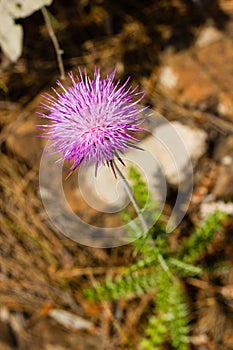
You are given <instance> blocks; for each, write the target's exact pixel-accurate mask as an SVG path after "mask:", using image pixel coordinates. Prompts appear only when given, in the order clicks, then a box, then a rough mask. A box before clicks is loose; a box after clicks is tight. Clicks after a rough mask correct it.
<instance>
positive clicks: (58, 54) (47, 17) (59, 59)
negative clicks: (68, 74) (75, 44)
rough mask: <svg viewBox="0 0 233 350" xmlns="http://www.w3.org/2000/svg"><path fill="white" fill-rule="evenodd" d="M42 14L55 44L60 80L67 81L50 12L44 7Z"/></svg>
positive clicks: (61, 51)
mask: <svg viewBox="0 0 233 350" xmlns="http://www.w3.org/2000/svg"><path fill="white" fill-rule="evenodd" d="M41 12H42V14H43V17H44V21H45V24H46V27H47V30H48V33H49V36H50V38H51V40H52V42H53V46H54V49H55V52H56V55H57V62H58V67H59V70H60V78H61V80H64V79H65V70H64V64H63V60H62V54H63V50H61V49H60V46H59V43H58V40H57V37H56V35H55V33H54V30H53V27H52V24H51V21H50V18H49V15H48V11H47V10H46V8H45V7H42V8H41Z"/></svg>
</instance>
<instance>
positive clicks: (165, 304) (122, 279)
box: [85, 168, 226, 350]
mask: <svg viewBox="0 0 233 350" xmlns="http://www.w3.org/2000/svg"><path fill="white" fill-rule="evenodd" d="M129 178H130V180H131V181H132V182H133V183H132V189H133V193H134V196H135V199H136V200H137V202H138V203H139V205H140V208H144V207H145V206H147V208H150V209H153V215H154V217H153V219H154V221H156V224H155V225H154V226H153V228H152V229H151V230H150V232H149V234H147V235H146V236H144V237H141V238H139V239H137V240H135V241H134V243H133V244H134V246H135V254H134V256H136V257H137V261H136V262H135V263H133V264H132V265H131V266H129V267H126V268H125V270H124V272H123V273H122V274H121V275H118V276H116V277H115V278H113V279H106V280H105V281H103V282H102V283H99V284H97V286H95V288H94V289H93V288H89V289H86V290H85V295H86V296H87V297H88V298H90V299H94V300H113V299H119V298H123V297H124V298H127V297H132V296H138V295H142V294H144V293H147V292H149V291H151V290H154V292H155V299H154V304H155V307H154V309H153V312H152V315H151V317H149V320H148V326H147V327H146V329H145V335H146V336H145V338H143V339H142V341H141V344H140V345H141V348H142V349H143V350H157V349H158V350H161V349H162V346H163V345H164V344H166V343H170V344H171V345H172V346H173V348H174V349H176V350H188V349H189V337H188V334H189V327H188V323H189V318H188V311H187V302H186V294H185V290H184V286H183V282H182V279H183V278H185V277H187V276H196V275H199V274H201V272H202V270H201V267H199V266H196V262H197V259H198V258H199V256H200V254H201V253H202V252H203V251H204V250H205V249H206V248H207V247H208V245H209V244H210V242H211V240H212V239H213V237H214V234H215V233H216V232H217V231H218V230H219V228H220V227H221V222H222V220H223V219H224V218H225V217H226V215H225V214H224V213H222V212H216V213H215V214H213V215H211V216H209V217H207V218H206V220H204V221H203V222H201V223H200V224H199V225H198V227H197V228H196V229H195V230H194V232H193V233H192V234H191V236H190V237H189V238H188V239H186V241H185V242H184V243H183V244H182V246H181V249H180V250H179V252H173V251H172V250H171V248H170V245H169V240H168V237H167V233H166V232H165V230H164V226H165V225H164V222H163V218H162V217H161V215H158V213H157V211H156V204H155V203H154V202H153V201H152V200H151V198H150V196H149V195H148V191H147V187H146V184H145V183H144V182H143V180H142V178H141V176H140V174H139V173H138V172H137V170H136V169H134V168H131V169H130V174H129ZM124 217H125V218H126V219H127V220H128V219H132V216H131V214H130V212H124ZM137 230H138V232H137V236H138V233H139V232H140V228H139V227H137V226H136V225H135V224H134V226H132V232H131V233H130V234H131V237H132V235H133V234H134V235H135V231H137ZM133 231H134V232H133Z"/></svg>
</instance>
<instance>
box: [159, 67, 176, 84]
mask: <svg viewBox="0 0 233 350" xmlns="http://www.w3.org/2000/svg"><path fill="white" fill-rule="evenodd" d="M177 81H178V75H177V74H176V73H175V72H174V70H173V69H172V67H169V66H165V67H162V68H161V71H160V74H159V83H160V84H161V85H163V86H164V87H165V88H168V89H172V88H174V87H175V86H176V84H177Z"/></svg>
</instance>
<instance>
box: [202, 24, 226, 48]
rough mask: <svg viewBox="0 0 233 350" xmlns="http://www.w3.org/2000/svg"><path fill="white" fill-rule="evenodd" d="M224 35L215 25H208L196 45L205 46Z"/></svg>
mask: <svg viewBox="0 0 233 350" xmlns="http://www.w3.org/2000/svg"><path fill="white" fill-rule="evenodd" d="M221 37H222V33H221V32H220V31H219V30H218V29H217V28H215V27H212V26H211V27H206V28H204V29H203V30H202V31H201V32H200V34H199V36H198V38H197V41H196V45H197V46H199V47H203V46H206V45H209V44H212V43H214V42H215V41H217V40H219V39H220V38H221Z"/></svg>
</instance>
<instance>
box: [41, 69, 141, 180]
mask: <svg viewBox="0 0 233 350" xmlns="http://www.w3.org/2000/svg"><path fill="white" fill-rule="evenodd" d="M115 73H116V72H115V71H113V72H112V73H110V74H108V75H107V76H106V78H104V79H101V76H100V69H99V68H97V69H95V72H94V78H93V80H91V79H90V78H89V77H88V75H87V72H86V70H85V71H84V75H83V74H82V72H81V70H80V69H79V77H78V76H77V78H78V79H77V81H76V80H75V78H74V76H73V74H72V73H71V72H70V73H69V77H70V79H71V82H72V85H71V86H70V87H68V88H65V87H64V86H63V85H62V83H61V82H59V81H58V82H57V85H58V86H59V87H60V88H61V89H62V92H61V93H59V92H58V91H57V90H56V89H54V88H53V91H54V92H55V94H56V95H55V96H52V95H50V94H48V93H46V94H45V95H44V96H43V97H44V98H45V103H43V104H42V105H41V106H42V107H43V108H45V109H46V110H47V111H48V112H49V113H48V114H44V113H40V115H41V116H42V117H43V118H48V119H50V121H51V123H50V124H48V125H40V127H41V129H42V130H44V131H45V133H44V135H43V136H44V137H47V138H49V140H51V141H52V148H53V149H54V151H55V152H56V153H60V154H61V155H62V157H61V161H64V160H67V161H73V165H72V167H71V168H70V172H69V174H71V173H72V172H73V171H74V170H75V169H76V168H77V167H78V166H79V165H80V164H81V163H83V164H84V165H85V166H88V165H89V164H90V163H91V162H93V163H95V165H96V173H97V170H98V167H99V166H100V165H108V166H109V165H110V166H111V168H112V170H113V172H114V174H115V170H114V165H113V160H114V158H115V157H116V158H118V159H119V160H120V161H121V158H120V156H119V153H121V154H124V153H125V152H126V150H127V149H128V148H139V147H137V146H136V145H135V141H138V140H137V139H136V138H135V137H133V136H132V135H131V133H134V132H137V131H140V130H142V129H141V128H140V127H139V125H140V124H141V123H142V119H141V117H140V114H141V112H142V111H143V110H144V109H145V108H138V106H137V104H138V102H139V101H141V99H142V98H143V93H142V92H136V89H137V88H135V89H132V87H131V86H130V87H129V88H126V85H127V83H128V81H129V78H128V79H127V80H126V82H125V83H124V84H123V85H120V81H118V82H117V83H116V84H114V82H113V79H114V77H115ZM135 96H137V100H136V101H135V100H133V98H134V97H135ZM129 133H130V134H129Z"/></svg>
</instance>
